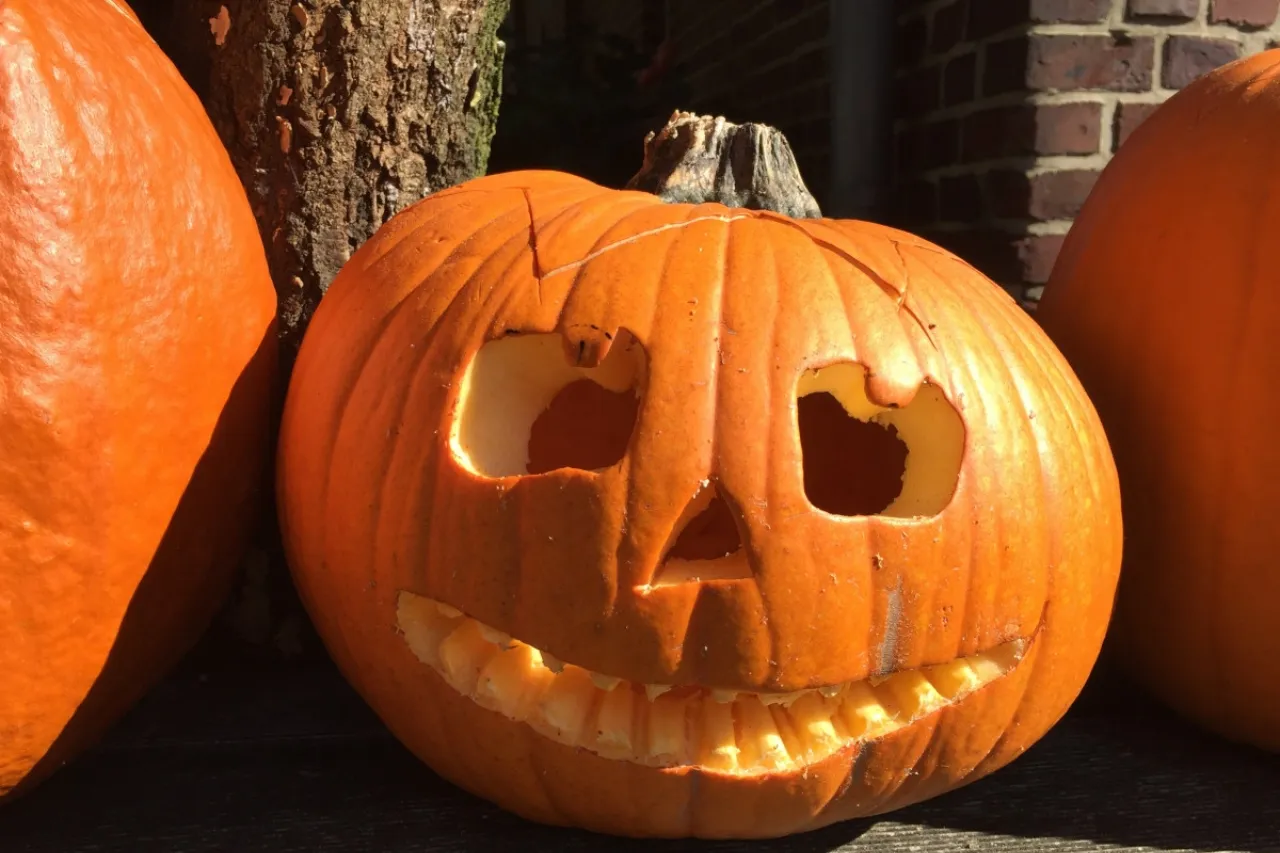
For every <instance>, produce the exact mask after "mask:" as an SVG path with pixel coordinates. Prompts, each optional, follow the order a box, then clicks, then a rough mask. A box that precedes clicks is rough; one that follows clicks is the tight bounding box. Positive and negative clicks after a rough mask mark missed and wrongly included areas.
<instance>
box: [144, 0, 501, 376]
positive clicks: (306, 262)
mask: <svg viewBox="0 0 1280 853" xmlns="http://www.w3.org/2000/svg"><path fill="white" fill-rule="evenodd" d="M140 2H143V0H140ZM160 2H163V0H160ZM509 2H510V0H194V2H192V0H173V2H171V3H170V4H169V9H168V13H169V15H170V19H169V21H168V22H167V24H164V25H162V26H161V27H160V28H159V29H160V33H159V40H160V41H161V44H162V45H163V46H164V47H165V48H166V49H167V51H168V52H169V55H170V56H172V57H173V58H174V60H175V62H176V63H177V64H178V66H179V67H180V68H181V69H182V71H183V73H184V75H185V76H186V78H187V79H188V81H189V82H190V83H191V85H192V87H193V88H195V90H196V91H197V92H198V93H199V94H200V96H201V98H202V100H203V101H204V103H205V107H206V108H207V109H208V111H209V114H210V116H211V117H212V119H213V122H214V125H215V126H216V127H217V128H218V132H219V133H220V134H221V136H222V139H223V142H224V143H225V144H226V145H227V148H228V149H229V150H230V152H231V157H232V160H233V161H234V162H235V165H236V168H237V169H238V170H239V172H240V177H241V179H242V180H243V181H244V185H245V188H246V189H247V190H248V192H249V197H250V201H251V202H252V204H253V207H254V210H255V213H256V215H257V217H258V224H259V227H260V228H261V230H262V237H263V240H264V242H265V244H266V247H267V255H268V259H269V261H270V264H271V271H272V274H273V277H274V279H275V283H276V289H277V292H278V293H279V297H280V336H281V364H282V368H283V370H284V376H285V377H286V379H287V377H288V374H289V371H290V370H291V368H292V365H293V361H294V356H295V355H296V353H297V348H298V345H299V344H300V343H301V340H302V335H303V332H304V331H305V329H306V324H307V321H308V320H309V319H310V317H311V315H312V313H313V312H314V311H315V308H316V305H317V304H318V303H319V301H320V298H321V296H322V295H323V293H324V291H325V289H326V288H327V287H328V286H329V282H330V281H332V280H333V277H334V276H335V275H336V274H337V272H338V270H339V269H340V268H341V267H342V265H343V264H344V263H345V262H346V261H347V259H348V258H349V257H350V256H351V254H352V252H354V251H355V249H356V248H358V247H359V246H360V245H361V244H362V243H363V242H364V241H365V240H367V239H368V238H369V237H370V236H371V235H372V234H373V232H374V231H375V230H377V228H378V227H379V226H380V225H382V224H383V223H384V222H386V221H387V220H388V219H390V218H391V216H392V215H394V214H395V213H397V212H398V211H400V210H402V209H404V208H405V207H406V206H407V205H409V204H412V203H413V202H415V201H417V200H419V199H421V198H423V197H424V196H426V195H428V194H429V193H431V192H434V191H436V190H439V189H442V188H444V187H446V186H451V185H453V184H456V183H460V182H462V181H465V180H467V179H469V178H472V177H475V176H477V175H480V174H482V173H483V172H484V170H485V167H486V164H487V161H488V156H489V144H490V141H491V139H492V137H493V132H494V128H495V125H496V122H497V112H498V100H499V97H500V92H501V74H502V53H503V45H502V43H501V42H500V41H499V40H498V37H497V30H498V26H499V24H500V23H501V22H502V20H503V18H504V17H505V15H506V13H507V8H508V5H509ZM145 4H150V5H151V6H153V7H154V6H155V5H156V4H157V0H145ZM156 14H157V13H155V12H152V13H151V15H152V17H153V18H154V17H155V16H156Z"/></svg>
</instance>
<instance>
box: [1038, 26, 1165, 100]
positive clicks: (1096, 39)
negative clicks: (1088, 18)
mask: <svg viewBox="0 0 1280 853" xmlns="http://www.w3.org/2000/svg"><path fill="white" fill-rule="evenodd" d="M1154 66H1155V40H1154V39H1152V38H1151V37H1149V36H1137V37H1133V38H1127V37H1124V36H1120V35H1114V34H1113V35H1106V36H1103V35H1096V36H1094V35H1085V36H1081V35H1033V36H1031V49H1030V51H1029V57H1028V62H1027V83H1028V85H1029V86H1030V88H1032V89H1036V90H1053V89H1057V90H1076V89H1101V90H1104V91H1111V92H1145V91H1148V90H1149V89H1150V88H1151V77H1152V71H1153V69H1154Z"/></svg>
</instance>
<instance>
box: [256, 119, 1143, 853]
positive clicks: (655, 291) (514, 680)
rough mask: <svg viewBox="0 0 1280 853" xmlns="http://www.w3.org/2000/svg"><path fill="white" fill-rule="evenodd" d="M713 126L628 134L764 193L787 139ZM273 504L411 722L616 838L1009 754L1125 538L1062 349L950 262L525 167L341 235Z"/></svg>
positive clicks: (464, 779)
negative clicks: (743, 178)
mask: <svg viewBox="0 0 1280 853" xmlns="http://www.w3.org/2000/svg"><path fill="white" fill-rule="evenodd" d="M751 129H752V131H753V132H756V131H758V129H757V128H751ZM729 130H732V128H726V127H725V126H724V125H723V124H710V125H708V124H706V123H702V122H699V121H696V120H690V119H688V118H686V117H681V118H679V119H677V121H676V122H675V123H674V124H673V125H672V126H670V127H669V128H668V130H667V131H666V132H665V133H664V135H663V136H662V137H660V138H659V139H658V140H657V141H656V142H655V143H654V144H653V145H652V146H651V150H650V155H651V157H652V158H654V159H655V160H656V159H657V158H658V157H659V155H660V154H661V152H662V151H663V150H666V149H664V148H663V146H664V145H666V146H668V147H670V146H672V145H676V144H677V143H679V142H683V143H690V140H693V144H691V146H690V147H691V148H692V149H694V150H695V153H694V154H691V155H690V157H695V155H696V154H697V151H698V150H699V146H701V151H702V154H703V155H706V159H710V160H714V159H715V158H714V156H712V155H713V154H714V153H715V151H714V150H713V151H711V152H710V153H708V152H707V151H706V150H705V149H706V148H707V147H708V146H710V147H712V148H713V149H714V148H716V146H720V147H723V148H724V149H725V150H726V152H727V156H728V157H730V158H741V157H742V156H743V154H744V151H746V152H747V153H754V154H756V155H757V156H759V158H760V160H761V163H762V164H763V165H760V166H758V168H756V170H755V171H756V173H757V174H758V175H761V176H762V178H761V180H763V181H764V182H765V183H768V182H769V181H771V180H772V181H781V182H782V185H783V186H784V188H785V187H786V186H788V185H787V183H786V181H785V180H784V178H785V175H784V177H783V178H780V177H779V175H780V174H782V171H781V166H785V165H788V164H789V162H790V151H789V149H787V148H786V147H785V143H784V141H781V140H780V138H778V137H775V136H773V135H769V134H766V135H765V136H764V138H763V141H761V140H760V139H758V138H757V139H756V140H755V142H754V147H753V145H752V144H748V143H749V142H751V137H749V136H747V135H744V133H741V132H739V133H729V132H728V131H729ZM695 159H696V157H695ZM688 164H689V160H687V159H686V161H685V172H686V173H688V174H683V173H681V171H680V170H679V169H676V170H669V172H668V174H667V175H666V176H665V178H664V179H665V180H667V182H668V184H670V185H671V187H674V188H675V190H678V191H671V192H668V193H667V194H666V195H667V197H676V198H680V197H688V196H689V195H692V194H694V191H693V190H690V189H689V186H690V184H691V182H693V181H694V180H695V179H696V178H697V170H696V168H694V167H695V166H696V165H697V164H696V163H695V164H694V166H689V165H688ZM779 164H781V166H780V165H779ZM730 165H731V168H727V169H720V170H719V171H718V172H716V175H717V178H716V179H715V180H711V181H708V183H713V184H715V183H717V182H718V183H719V184H723V183H724V182H725V181H727V180H730V179H731V178H732V176H733V174H735V173H736V174H742V173H743V170H742V169H741V168H740V167H741V165H742V164H741V161H740V160H738V161H736V162H731V164H730ZM649 166H650V172H651V173H652V172H653V171H655V170H656V168H657V167H656V166H655V165H654V163H652V162H651V163H650V164H649ZM702 174H706V173H705V172H704V173H702ZM797 181H798V179H797ZM671 187H669V189H670V188H671ZM799 187H800V188H801V189H802V187H803V185H802V184H799ZM792 188H793V189H794V185H792ZM720 189H721V196H722V197H723V198H725V199H727V200H730V201H732V200H733V198H732V197H731V194H730V193H729V192H727V191H725V190H723V187H721V188H720ZM682 194H683V196H682ZM765 195H767V193H765ZM766 201H767V199H766ZM753 203H756V204H759V203H760V201H759V199H756V200H755V201H754V202H753ZM803 209H804V207H803V206H801V207H800V210H801V211H803ZM280 502H281V513H282V524H283V528H284V532H285V539H286V544H287V548H288V552H289V555H290V559H291V562H292V565H293V567H294V570H295V574H296V577H297V581H298V585H299V588H300V590H301V592H302V595H303V597H304V600H305V601H306V603H307V606H308V608H309V610H310V612H311V614H312V615H313V618H314V619H315V622H316V624H317V626H318V628H319V630H320V632H321V634H322V636H323V637H324V639H325V640H326V642H327V644H328V646H329V648H330V650H331V652H332V654H333V655H334V657H335V658H336V660H337V662H338V663H339V665H340V666H341V667H342V669H343V671H344V673H345V674H346V676H347V677H348V678H349V679H350V680H351V682H352V683H353V684H354V685H355V686H356V687H357V689H358V690H359V691H360V692H361V693H362V694H363V696H364V697H365V698H366V699H367V700H368V701H369V702H370V704H371V705H372V706H373V707H374V708H375V709H376V710H377V712H378V713H379V714H380V715H381V716H382V718H383V719H384V720H385V721H386V722H387V723H388V725H389V726H390V727H391V729H392V730H393V731H394V732H395V733H396V735H397V736H398V737H399V738H401V739H402V740H403V741H404V743H406V744H407V745H408V746H409V747H410V748H411V749H412V750H413V751H414V752H415V753H417V754H418V755H419V756H421V757H422V758H423V759H425V760H426V761H427V762H428V763H429V764H430V765H431V766H432V767H433V768H435V769H436V770H437V771H439V772H440V773H441V774H443V775H444V776H446V777H447V778H449V779H451V780H453V781H455V782H457V783H458V784H460V785H461V786H464V787H466V788H467V789H469V790H471V791H474V792H476V793H478V794H480V795H482V796H485V797H487V798H490V799H491V800H494V801H496V802H498V803H500V804H501V805H503V806H505V807H507V808H509V809H512V810H514V811H516V812H518V813H520V814H523V815H526V816H529V817H531V818H534V819H537V820H541V821H546V822H552V823H564V824H573V825H579V826H585V827H589V828H593V829H597V830H603V831H608V832H615V833H625V834H634V835H700V836H769V835H778V834H783V833H789V832H794V831H798V830H803V829H808V828H812V827H816V826H820V825H823V824H827V823H830V822H833V821H836V820H841V819H845V818H849V817H853V816H857V815H865V814H870V813H875V812H882V811H886V810H889V809H892V808H896V807H898V806H901V805H905V804H907V803H909V802H913V801H917V800H920V799H923V798H925V797H929V796H932V795H934V794H937V793H940V792H942V791H945V790H948V789H951V788H954V787H956V786H957V785H959V784H961V783H963V782H965V781H968V780H971V779H975V778H978V777H979V776H981V775H983V774H985V773H988V772H990V771H992V770H994V769H996V768H998V767H1000V766H1002V765H1004V764H1005V763H1007V762H1008V761H1010V760H1012V759H1013V758H1014V757H1016V756H1017V755H1018V754H1020V753H1021V752H1022V751H1023V750H1025V749H1026V748H1027V747H1028V746H1029V745H1030V744H1032V743H1033V742H1034V741H1035V740H1036V739H1038V738H1039V737H1040V736H1041V735H1042V734H1043V733H1044V732H1045V731H1046V730H1047V729H1048V728H1049V727H1050V726H1051V725H1053V724H1054V723H1055V722H1056V721H1057V719H1058V718H1059V717H1060V716H1061V715H1062V713H1063V712H1064V711H1065V709H1066V708H1067V706H1068V705H1069V704H1070V702H1071V701H1072V700H1073V699H1074V697H1075V696H1076V694H1077V693H1078V691H1079V689H1080V688H1081V686H1082V685H1083V683H1084V680H1085V678H1086V676H1087V674H1088V672H1089V670H1090V668H1091V667H1092V665H1093V662H1094V659H1095V656H1096V654H1097V652H1098V649H1099V647H1100V644H1101V641H1102V635H1103V632H1104V629H1105V626H1106V622H1107V618H1108V616H1109V614H1110V610H1111V602H1112V596H1113V593H1114V588H1115V584H1116V579H1117V572H1118V567H1119V553H1120V538H1121V537H1120V533H1121V528H1120V518H1119V513H1118V489H1117V484H1116V478H1115V472H1114V469H1113V465H1112V460H1111V457H1110V452H1109V449H1108V447H1107V444H1106V442H1105V439H1104V437H1103V434H1102V432H1101V430H1100V428H1099V425H1098V423H1097V420H1096V417H1095V414H1094V411H1093V409H1092V407H1091V405H1090V403H1089V401H1088V400H1087V398H1086V397H1085V395H1084V393H1083V392H1082V390H1081V388H1080V387H1079V385H1078V384H1077V382H1076V380H1075V377H1074V376H1073V374H1072V373H1071V371H1070V370H1069V368H1068V367H1067V365H1066V364H1065V363H1064V361H1063V359H1062V358H1061V357H1060V355H1059V354H1058V353H1057V351H1056V350H1055V349H1054V348H1053V347H1052V346H1051V345H1050V344H1048V343H1047V342H1046V339H1045V337H1044V336H1043V335H1042V334H1041V333H1040V332H1039V331H1038V329H1037V328H1036V326H1035V324H1034V323H1033V322H1032V320H1031V319H1030V318H1029V317H1027V316H1026V315H1024V313H1023V312H1022V311H1021V309H1019V308H1018V306H1017V305H1016V304H1015V303H1014V302H1013V301H1012V300H1011V299H1009V298H1008V297H1007V296H1006V295H1005V294H1004V293H1003V292H1001V291H1000V290H999V289H998V288H997V287H995V286H994V285H993V284H991V283H990V282H989V281H987V280H986V279H984V278H983V277H981V276H980V275H979V274H978V273H976V272H975V271H974V270H973V269H971V268H970V267H968V266H967V265H965V264H964V263H962V262H961V261H959V260H958V259H956V258H955V257H953V256H952V255H950V254H948V253H946V252H944V251H942V250H941V249H938V248H936V247H935V246H933V245H931V244H929V243H927V242H924V241H922V240H920V239H917V238H915V237H912V236H910V235H908V234H905V233H901V232H898V231H893V230H890V229H888V228H884V227H880V226H875V225H869V224H865V223H854V222H839V221H830V220H821V219H817V218H810V217H804V216H798V215H797V216H786V215H782V214H780V213H777V212H771V211H764V210H757V209H744V208H742V207H730V206H726V205H725V204H721V203H700V204H692V203H667V202H666V201H665V200H664V199H663V198H660V197H658V196H655V195H653V194H650V193H647V192H639V191H615V190H608V189H604V188H601V187H599V186H596V185H594V184H592V183H589V182H587V181H585V180H581V179H578V178H575V177H571V176H568V175H562V174H552V173H519V174H508V175H501V176H491V177H486V178H482V179H479V180H476V181H473V182H470V183H468V184H465V185H463V186H460V187H457V188H454V189H451V190H448V191H445V192H441V193H439V194H437V195H435V196H434V197H432V198H430V199H428V200H426V201H424V202H422V203H419V204H418V205H417V206H415V207H413V208H411V209H410V210H408V211H405V212H404V213H402V214H400V215H399V216H397V217H396V218H395V219H394V220H393V221H392V222H390V223H389V224H388V225H387V226H385V227H384V228H383V229H382V230H381V231H380V232H379V233H378V234H377V235H376V236H375V237H374V238H373V239H372V240H371V241H370V242H369V243H368V244H367V245H365V246H364V247H363V248H362V249H361V250H360V251H359V253H358V254H357V255H356V256H355V257H354V258H353V259H352V261H351V262H350V263H349V264H348V266H347V268H346V269H345V270H344V271H343V272H342V274H341V275H340V276H339V277H338V279H337V280H336V281H335V282H334V284H333V286H332V288H331V289H330V291H329V293H328V295H327V296H326V298H325V300H324V302H323V304H322V305H321V307H320V309H319V311H318V312H317V314H316V316H315V318H314V321H313V324H312V326H311V328H310V331H309V333H308V337H307V340H306V342H305V344H304V346H303V348H302V352H301V356H300V359H299V361H298V364H297V367H296V371H295V373H294V376H293V383H292V387H291V389H290V395H289V400H288V405H287V410H286V414H285V421H284V425H283V431H282V444H281V467H280Z"/></svg>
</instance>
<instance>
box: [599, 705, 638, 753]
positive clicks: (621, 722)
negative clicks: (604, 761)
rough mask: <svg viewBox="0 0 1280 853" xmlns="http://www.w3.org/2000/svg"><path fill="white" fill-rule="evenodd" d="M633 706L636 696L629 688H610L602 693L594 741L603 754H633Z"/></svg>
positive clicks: (634, 750)
mask: <svg viewBox="0 0 1280 853" xmlns="http://www.w3.org/2000/svg"><path fill="white" fill-rule="evenodd" d="M635 707H636V697H635V696H634V695H633V694H632V693H631V691H630V690H610V691H608V692H606V693H605V694H604V698H603V699H602V700H601V701H600V714H599V715H598V716H597V718H596V743H597V744H598V745H599V747H600V749H601V751H602V752H603V753H604V754H605V755H616V756H618V757H628V758H629V757H631V756H633V755H634V754H635V752H636V749H635V745H634V744H633V743H632V740H631V730H632V724H633V722H634V720H635Z"/></svg>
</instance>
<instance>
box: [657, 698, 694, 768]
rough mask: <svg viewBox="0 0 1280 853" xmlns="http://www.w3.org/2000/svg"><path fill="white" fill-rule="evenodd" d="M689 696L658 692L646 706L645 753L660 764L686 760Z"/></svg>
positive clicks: (687, 755) (690, 757)
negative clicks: (657, 695)
mask: <svg viewBox="0 0 1280 853" xmlns="http://www.w3.org/2000/svg"><path fill="white" fill-rule="evenodd" d="M688 711H689V700H688V699H687V698H686V697H684V696H672V695H670V694H667V695H663V696H659V697H658V698H657V699H655V700H654V702H653V706H652V707H651V708H650V709H649V756H650V758H652V759H655V760H656V761H658V762H659V763H661V764H687V763H688V762H689V761H691V760H692V758H693V756H691V755H690V754H689V738H688V733H687V731H686V729H687V725H686V719H687V716H688Z"/></svg>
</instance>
